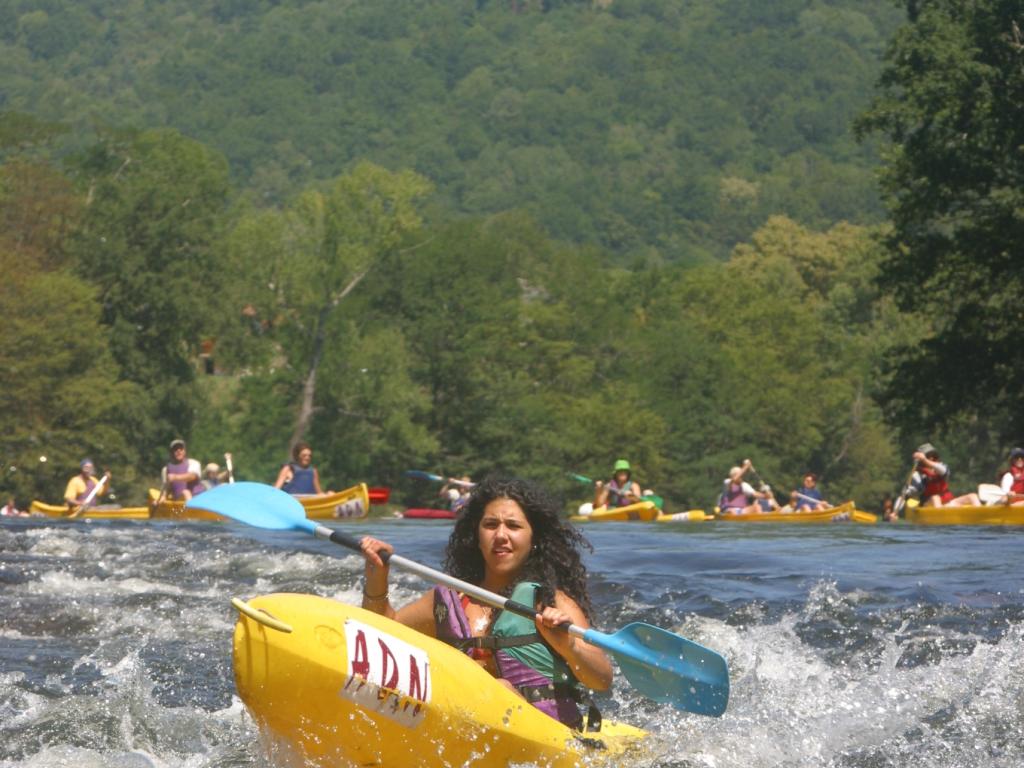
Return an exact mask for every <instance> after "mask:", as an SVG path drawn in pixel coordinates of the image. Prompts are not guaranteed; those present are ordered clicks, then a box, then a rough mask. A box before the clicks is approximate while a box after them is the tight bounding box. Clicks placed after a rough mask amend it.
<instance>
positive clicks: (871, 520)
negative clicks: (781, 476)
mask: <svg viewBox="0 0 1024 768" xmlns="http://www.w3.org/2000/svg"><path fill="white" fill-rule="evenodd" d="M715 519H716V520H721V521H723V522H730V523H839V522H854V523H862V524H865V525H874V524H875V523H877V522H878V516H877V515H873V514H871V513H870V512H862V511H861V510H859V509H857V508H856V505H855V504H854V503H853V502H852V501H848V502H846V503H845V504H839V505H838V506H835V507H829V508H828V509H821V510H817V511H813V512H762V513H759V514H753V515H723V514H717V515H715Z"/></svg>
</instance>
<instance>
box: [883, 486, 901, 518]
mask: <svg viewBox="0 0 1024 768" xmlns="http://www.w3.org/2000/svg"><path fill="white" fill-rule="evenodd" d="M882 519H883V520H884V521H885V522H887V523H895V522H897V521H898V520H899V519H900V516H899V514H898V513H897V512H896V501H895V499H893V497H892V495H891V494H888V493H887V494H886V495H885V496H883V497H882Z"/></svg>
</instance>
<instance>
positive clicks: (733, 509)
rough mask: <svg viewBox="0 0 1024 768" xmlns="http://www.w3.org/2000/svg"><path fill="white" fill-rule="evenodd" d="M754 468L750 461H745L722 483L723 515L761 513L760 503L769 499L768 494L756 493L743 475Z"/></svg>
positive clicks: (721, 504)
mask: <svg viewBox="0 0 1024 768" xmlns="http://www.w3.org/2000/svg"><path fill="white" fill-rule="evenodd" d="M753 466H754V465H753V464H752V463H751V462H750V459H744V460H743V464H741V465H740V466H738V467H732V468H731V469H730V470H729V477H727V478H726V479H725V480H723V481H722V494H721V496H719V499H718V507H719V509H720V510H721V511H722V514H724V515H756V514H758V513H759V512H761V505H760V504H759V503H758V501H759V500H760V499H765V498H767V494H765V493H764V492H762V491H755V490H754V487H753V486H752V485H751V484H750V483H748V482H747V481H746V480H744V479H743V475H745V474H746V473H747V471H748V470H750V469H751V468H752V467H753Z"/></svg>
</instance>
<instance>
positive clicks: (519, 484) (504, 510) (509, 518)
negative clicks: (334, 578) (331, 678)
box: [360, 479, 612, 728]
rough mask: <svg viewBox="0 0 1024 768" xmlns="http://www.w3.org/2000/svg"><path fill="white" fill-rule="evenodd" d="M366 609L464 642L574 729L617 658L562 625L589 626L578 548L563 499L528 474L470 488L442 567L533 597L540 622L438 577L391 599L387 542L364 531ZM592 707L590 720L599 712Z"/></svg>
mask: <svg viewBox="0 0 1024 768" xmlns="http://www.w3.org/2000/svg"><path fill="white" fill-rule="evenodd" d="M360 546H361V548H362V550H363V554H364V556H365V558H366V581H365V586H364V591H363V608H365V609H366V610H369V611H373V612H374V613H378V614H381V615H383V616H386V617H388V618H392V619H395V620H396V621H398V622H400V623H402V624H405V625H406V626H409V627H411V628H413V629H416V630H418V631H419V632H422V633H423V634H425V635H429V636H431V637H436V638H438V639H440V640H443V641H445V642H447V643H449V644H451V645H454V646H456V647H459V648H462V649H464V650H465V651H466V653H468V654H469V655H470V656H471V657H473V658H474V659H476V660H477V662H478V663H479V664H481V665H482V666H483V667H484V668H485V669H487V670H488V671H489V672H490V673H491V674H493V675H494V676H495V677H496V678H498V679H499V680H500V681H502V682H503V683H504V684H505V685H507V686H508V687H510V688H512V689H513V690H515V691H516V692H518V693H519V694H520V695H521V696H523V697H524V698H525V699H526V700H527V701H529V702H530V703H532V704H533V705H534V706H536V707H537V708H538V709H540V710H541V711H543V712H545V713H547V714H549V715H551V716H552V717H554V718H555V719H557V720H559V721H561V722H563V723H565V724H566V725H569V726H570V727H573V728H580V727H582V725H583V718H582V716H581V714H580V710H579V706H578V704H579V703H585V702H586V701H587V699H586V696H585V694H584V692H583V690H582V686H586V687H587V688H592V689H595V690H606V689H607V688H608V687H609V686H610V685H611V679H612V669H611V663H610V662H609V661H608V657H607V656H605V654H604V652H603V651H602V650H601V649H600V648H597V647H595V646H593V645H590V644H589V643H587V642H584V641H583V640H580V639H578V638H575V637H573V636H571V635H569V634H568V633H567V632H565V631H563V630H561V629H558V627H559V625H561V624H565V623H572V624H576V625H577V626H579V627H582V628H589V627H590V623H589V618H590V611H591V604H590V596H589V594H588V592H587V584H586V568H585V567H584V565H583V562H582V559H581V557H580V547H581V546H585V547H588V548H589V547H590V545H589V544H588V543H587V542H586V541H585V540H584V539H583V537H582V536H581V535H580V533H579V532H578V531H576V530H575V529H574V528H572V527H570V526H567V525H565V524H563V522H562V521H561V519H560V516H559V508H558V506H557V505H556V504H555V503H554V501H553V500H552V499H551V498H550V497H549V496H548V495H547V494H546V493H544V492H543V491H541V490H540V489H539V488H537V487H536V486H534V485H532V484H530V483H527V482H526V481H523V480H517V479H513V480H495V479H488V480H485V481H484V482H483V483H481V484H479V485H477V486H476V487H475V488H474V489H473V493H472V495H471V496H470V499H469V502H468V503H467V504H466V507H465V510H464V512H463V514H462V516H461V517H460V518H459V519H458V521H457V522H456V523H455V526H454V528H453V530H452V534H451V536H450V538H449V540H448V546H447V548H446V550H445V562H444V565H445V570H446V571H447V572H448V573H450V574H451V575H452V576H455V577H457V578H459V579H462V580H463V581H467V582H470V583H473V584H476V585H479V586H481V587H483V588H485V589H487V590H490V591H492V592H497V593H501V594H506V595H510V596H511V598H512V599H513V600H515V601H516V602H519V603H525V604H528V605H533V606H536V608H537V617H536V618H535V620H534V621H530V620H529V619H524V618H522V617H519V616H516V615H515V614H513V613H511V612H508V611H499V610H497V609H494V608H492V607H490V606H488V605H485V604H484V603H481V602H478V601H476V600H474V599H472V598H470V597H469V596H468V595H463V594H461V593H458V592H456V591H454V590H452V589H450V588H448V587H442V586H437V587H435V588H434V589H432V590H430V591H429V592H427V593H425V594H424V595H422V596H421V597H420V598H419V599H417V600H415V601H414V602H412V603H410V604H409V605H406V606H404V607H403V608H401V609H399V610H397V611H396V610H395V609H394V608H393V607H392V606H391V603H390V601H389V599H388V568H387V566H386V565H384V563H383V561H382V560H381V558H380V556H379V553H380V552H388V553H390V552H392V551H393V548H392V547H391V545H390V544H388V543H387V542H384V541H381V540H380V539H375V538H372V537H369V536H367V537H365V538H363V539H362V541H361V543H360ZM596 717H598V716H597V714H596V710H593V709H591V712H590V713H589V716H588V720H593V719H596Z"/></svg>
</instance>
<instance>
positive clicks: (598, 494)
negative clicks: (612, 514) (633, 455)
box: [594, 459, 642, 509]
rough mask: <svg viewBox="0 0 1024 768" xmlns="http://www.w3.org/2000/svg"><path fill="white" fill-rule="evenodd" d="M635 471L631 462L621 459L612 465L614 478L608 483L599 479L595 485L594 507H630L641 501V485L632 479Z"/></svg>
mask: <svg viewBox="0 0 1024 768" xmlns="http://www.w3.org/2000/svg"><path fill="white" fill-rule="evenodd" d="M632 475H633V471H632V469H630V466H629V462H628V461H626V460H625V459H619V460H618V461H616V462H615V466H614V467H612V479H611V480H609V481H608V482H607V483H603V482H601V481H600V480H598V481H597V482H596V483H594V485H595V486H596V490H595V492H594V509H598V508H599V507H606V508H607V507H628V506H629V505H630V504H636V503H637V502H638V501H641V500H642V499H641V495H642V494H641V491H640V486H639V485H638V484H637V483H636V482H635V481H634V480H633V479H632Z"/></svg>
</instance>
